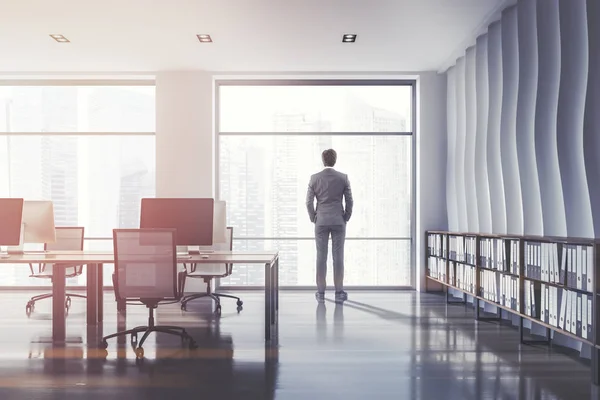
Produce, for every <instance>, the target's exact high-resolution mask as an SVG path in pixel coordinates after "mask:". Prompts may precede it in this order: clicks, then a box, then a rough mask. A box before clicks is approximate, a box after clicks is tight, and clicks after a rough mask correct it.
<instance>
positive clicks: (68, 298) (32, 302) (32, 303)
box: [25, 293, 87, 316]
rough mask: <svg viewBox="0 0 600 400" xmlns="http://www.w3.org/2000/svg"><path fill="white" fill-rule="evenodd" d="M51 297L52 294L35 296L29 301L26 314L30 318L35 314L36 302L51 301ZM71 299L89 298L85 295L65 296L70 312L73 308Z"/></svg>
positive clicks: (72, 294) (71, 294)
mask: <svg viewBox="0 0 600 400" xmlns="http://www.w3.org/2000/svg"><path fill="white" fill-rule="evenodd" d="M51 297H52V293H46V294H40V295H37V296H33V297H32V298H31V299H29V301H28V302H27V305H26V306H25V312H26V313H27V316H30V315H31V313H32V312H33V310H35V302H36V301H40V300H44V299H49V298H51ZM71 297H79V298H80V299H85V298H87V296H86V295H83V294H76V293H66V294H65V308H66V309H67V311H68V310H69V308H71Z"/></svg>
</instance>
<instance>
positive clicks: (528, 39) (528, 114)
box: [516, 0, 544, 236]
mask: <svg viewBox="0 0 600 400" xmlns="http://www.w3.org/2000/svg"><path fill="white" fill-rule="evenodd" d="M536 1H537V0H520V1H519V3H518V6H517V7H518V9H517V20H518V29H517V31H518V42H519V90H518V100H517V116H516V121H517V126H516V128H517V156H518V159H519V173H520V176H521V194H522V196H523V233H524V234H525V235H538V236H541V235H543V233H544V226H543V223H542V198H541V196H540V182H539V180H538V170H537V164H536V157H535V103H536V93H537V83H538V82H537V80H538V48H537V25H536V24H537V18H536Z"/></svg>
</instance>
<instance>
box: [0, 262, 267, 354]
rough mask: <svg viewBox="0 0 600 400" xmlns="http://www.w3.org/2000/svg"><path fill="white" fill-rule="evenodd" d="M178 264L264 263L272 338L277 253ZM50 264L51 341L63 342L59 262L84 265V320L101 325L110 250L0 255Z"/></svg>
mask: <svg viewBox="0 0 600 400" xmlns="http://www.w3.org/2000/svg"><path fill="white" fill-rule="evenodd" d="M177 262H178V263H188V264H190V263H196V264H263V265H264V266H265V340H266V341H271V340H272V335H271V333H272V330H273V328H274V327H276V326H277V324H278V310H279V254H278V253H277V252H263V253H249V252H231V251H215V252H214V253H209V254H208V257H207V258H203V257H202V256H201V255H193V256H191V257H182V258H178V260H177ZM38 263H42V264H43V263H46V264H54V267H53V278H52V342H53V343H54V344H64V343H65V342H66V340H67V339H66V315H65V286H66V282H65V268H64V267H62V268H61V264H63V265H65V264H70V265H73V264H76V265H86V266H87V283H86V289H87V323H88V325H97V324H102V322H103V319H104V310H103V301H104V296H103V292H102V290H103V277H102V266H103V264H114V256H113V253H112V252H102V251H50V252H46V253H42V252H31V253H27V252H26V253H24V254H14V255H10V256H9V257H6V258H4V257H0V264H38Z"/></svg>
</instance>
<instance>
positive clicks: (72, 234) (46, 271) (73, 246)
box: [25, 227, 86, 317]
mask: <svg viewBox="0 0 600 400" xmlns="http://www.w3.org/2000/svg"><path fill="white" fill-rule="evenodd" d="M55 230H56V241H55V242H54V243H46V244H44V250H48V251H61V250H65V251H74V250H83V234H84V228H83V227H57V228H56V229H55ZM52 268H53V264H47V263H43V264H38V265H37V272H34V267H33V264H29V270H30V271H31V275H29V277H30V278H40V279H50V280H52V277H53V273H52ZM82 272H83V265H70V264H69V265H65V277H66V278H74V277H76V276H79V275H81V274H82ZM50 297H52V293H46V294H40V295H37V296H33V297H32V298H31V299H30V300H29V301H28V302H27V305H26V306H25V312H26V313H27V316H28V317H29V316H30V315H31V313H32V312H33V310H35V302H36V301H39V300H43V299H48V298H50ZM71 297H79V298H82V299H85V298H86V296H85V295H83V294H76V293H66V299H65V308H66V309H67V311H68V310H69V308H70V307H71Z"/></svg>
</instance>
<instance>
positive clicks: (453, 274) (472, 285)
mask: <svg viewBox="0 0 600 400" xmlns="http://www.w3.org/2000/svg"><path fill="white" fill-rule="evenodd" d="M455 265H456V271H454V267H455ZM476 271H477V270H476V268H475V266H473V265H467V264H461V263H456V264H455V263H454V262H452V261H450V283H451V284H454V286H456V287H457V288H459V289H461V290H464V291H467V292H469V293H473V294H474V293H475V290H476V287H477V282H476V278H477V275H476V274H477V272H476ZM453 282H454V283H453Z"/></svg>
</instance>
